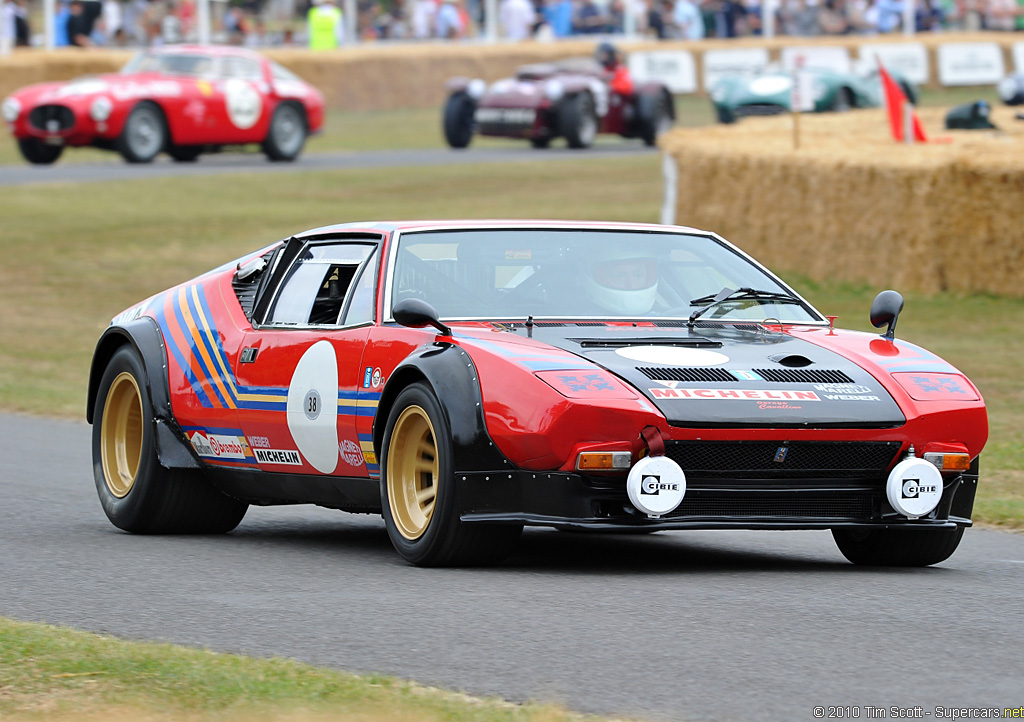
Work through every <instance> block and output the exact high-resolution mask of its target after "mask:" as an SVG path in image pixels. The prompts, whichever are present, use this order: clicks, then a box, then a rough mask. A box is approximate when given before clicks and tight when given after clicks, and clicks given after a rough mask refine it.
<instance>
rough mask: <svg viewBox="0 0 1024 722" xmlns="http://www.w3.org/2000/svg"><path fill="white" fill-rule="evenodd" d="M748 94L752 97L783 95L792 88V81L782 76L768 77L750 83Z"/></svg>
mask: <svg viewBox="0 0 1024 722" xmlns="http://www.w3.org/2000/svg"><path fill="white" fill-rule="evenodd" d="M749 87H750V92H751V93H753V94H754V95H775V94H776V93H785V92H787V91H788V90H789V89H790V88H792V87H793V81H792V80H790V79H789V78H787V77H786V76H784V75H768V76H765V77H763V78H754V79H753V80H751V81H750V86H749Z"/></svg>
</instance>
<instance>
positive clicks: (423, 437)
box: [385, 406, 438, 540]
mask: <svg viewBox="0 0 1024 722" xmlns="http://www.w3.org/2000/svg"><path fill="white" fill-rule="evenodd" d="M385 473H386V474H387V488H388V503H389V505H390V506H391V515H392V517H394V520H395V526H397V527H398V531H399V533H401V535H402V536H403V537H405V538H406V539H410V540H414V539H419V538H420V537H421V536H423V533H424V532H425V531H426V530H427V527H428V526H429V525H430V518H431V516H432V515H433V513H434V503H435V502H436V501H437V481H438V460H437V441H435V437H434V426H433V424H431V423H430V417H429V416H427V412H426V411H424V410H423V409H422V408H421V407H419V406H409V407H407V408H406V409H405V410H403V411H402V414H401V415H400V416H399V417H398V420H397V421H396V422H395V427H394V429H393V430H392V431H391V443H390V444H389V445H388V464H387V469H386V470H385Z"/></svg>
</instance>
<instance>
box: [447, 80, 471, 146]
mask: <svg viewBox="0 0 1024 722" xmlns="http://www.w3.org/2000/svg"><path fill="white" fill-rule="evenodd" d="M475 113H476V103H475V102H474V101H473V99H472V98H471V97H469V95H468V94H466V93H464V92H458V93H452V94H451V95H449V96H448V100H447V101H446V102H445V104H444V117H443V123H442V125H443V126H444V139H445V141H446V142H447V143H448V145H449V146H450V147H452V148H466V147H468V146H469V144H470V142H471V141H472V140H473V116H474V114H475Z"/></svg>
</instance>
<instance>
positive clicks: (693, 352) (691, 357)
mask: <svg viewBox="0 0 1024 722" xmlns="http://www.w3.org/2000/svg"><path fill="white" fill-rule="evenodd" d="M615 353H617V354H618V355H619V356H624V357H625V358H628V359H632V360H633V361H640V362H642V363H646V364H661V365H663V366H717V365H718V364H724V363H725V362H726V361H728V360H729V357H728V356H726V355H725V354H723V353H718V352H717V351H705V350H704V349H701V348H683V347H681V346H625V347H624V348H619V349H615Z"/></svg>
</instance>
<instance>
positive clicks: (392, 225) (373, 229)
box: [298, 219, 707, 236]
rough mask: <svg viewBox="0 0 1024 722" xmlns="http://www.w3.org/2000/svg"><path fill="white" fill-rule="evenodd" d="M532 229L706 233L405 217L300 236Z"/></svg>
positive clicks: (610, 224)
mask: <svg viewBox="0 0 1024 722" xmlns="http://www.w3.org/2000/svg"><path fill="white" fill-rule="evenodd" d="M528 228H553V229H570V230H572V229H579V230H610V231H641V232H643V231H646V232H658V233H703V234H707V231H702V230H699V229H697V228H690V227H688V226H666V225H658V224H655V223H628V222H615V221H568V220H550V219H547V220H544V219H537V220H526V219H487V220H480V219H472V220H452V219H446V220H405V221H366V222H354V223H338V224H334V225H329V226H321V227H319V228H313V229H310V230H308V231H305V232H303V233H300V234H298V235H301V236H306V235H317V236H319V235H330V234H335V233H356V232H369V233H396V232H403V231H424V230H432V231H433V230H457V231H465V230H475V229H479V230H499V229H501V230H504V229H510V230H515V229H528Z"/></svg>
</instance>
